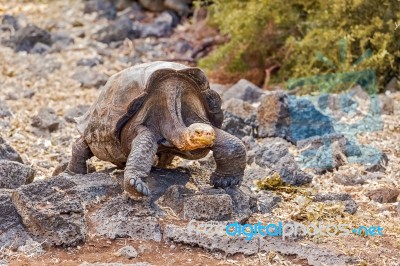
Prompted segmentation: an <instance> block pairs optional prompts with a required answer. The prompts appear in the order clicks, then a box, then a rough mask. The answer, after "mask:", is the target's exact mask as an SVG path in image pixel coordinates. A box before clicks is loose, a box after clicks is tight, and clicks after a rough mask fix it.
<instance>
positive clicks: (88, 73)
mask: <svg viewBox="0 0 400 266" xmlns="http://www.w3.org/2000/svg"><path fill="white" fill-rule="evenodd" d="M72 78H73V79H74V80H76V81H78V82H80V83H81V87H82V88H93V87H95V88H100V87H101V86H103V85H104V84H106V82H107V80H108V77H107V75H105V74H102V73H98V72H96V71H94V70H91V69H78V70H77V71H76V72H75V73H74V74H73V75H72Z"/></svg>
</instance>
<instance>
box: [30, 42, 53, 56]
mask: <svg viewBox="0 0 400 266" xmlns="http://www.w3.org/2000/svg"><path fill="white" fill-rule="evenodd" d="M50 49H51V47H50V46H48V45H47V44H44V43H41V42H37V43H35V45H34V46H33V48H32V49H31V50H30V53H31V54H45V53H47V52H49V51H50Z"/></svg>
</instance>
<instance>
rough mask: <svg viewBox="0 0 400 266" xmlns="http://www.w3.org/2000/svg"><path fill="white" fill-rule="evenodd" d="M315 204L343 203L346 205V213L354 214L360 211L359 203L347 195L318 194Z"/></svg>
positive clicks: (314, 199)
mask: <svg viewBox="0 0 400 266" xmlns="http://www.w3.org/2000/svg"><path fill="white" fill-rule="evenodd" d="M313 201H314V202H327V203H335V202H338V201H341V202H343V203H344V205H345V211H346V212H348V213H350V214H354V213H356V211H357V209H358V205H357V203H356V202H355V201H354V200H353V199H352V197H351V196H350V195H349V194H347V193H340V194H336V193H328V194H317V195H316V196H315V197H314V198H313Z"/></svg>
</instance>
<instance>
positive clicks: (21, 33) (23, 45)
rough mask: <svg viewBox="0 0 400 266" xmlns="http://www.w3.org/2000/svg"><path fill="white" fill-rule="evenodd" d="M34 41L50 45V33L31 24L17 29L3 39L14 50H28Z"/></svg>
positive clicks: (33, 44)
mask: <svg viewBox="0 0 400 266" xmlns="http://www.w3.org/2000/svg"><path fill="white" fill-rule="evenodd" d="M36 43H43V44H46V45H49V46H51V44H52V41H51V34H50V33H49V32H48V31H46V30H44V29H41V28H39V27H37V26H36V25H33V24H29V25H27V26H26V27H24V28H21V29H19V30H18V31H17V32H16V33H15V34H14V35H13V36H11V38H10V39H9V40H6V41H5V45H7V46H9V47H11V48H13V49H14V50H15V51H16V52H20V51H26V52H30V51H31V50H32V48H33V47H34V46H35V44H36Z"/></svg>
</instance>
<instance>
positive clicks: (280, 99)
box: [257, 92, 290, 139]
mask: <svg viewBox="0 0 400 266" xmlns="http://www.w3.org/2000/svg"><path fill="white" fill-rule="evenodd" d="M257 121H258V136H259V137H261V138H265V137H280V138H289V139H290V136H289V125H290V113H289V107H288V98H287V95H286V94H284V93H283V92H272V93H268V94H266V95H265V96H264V97H263V98H262V99H261V102H260V105H259V106H258V108H257Z"/></svg>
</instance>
